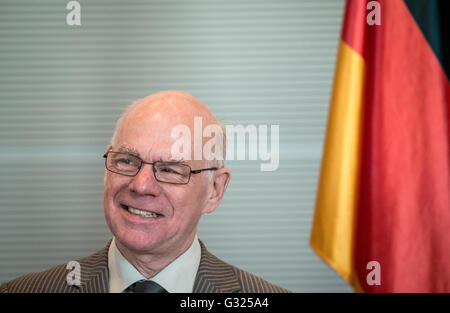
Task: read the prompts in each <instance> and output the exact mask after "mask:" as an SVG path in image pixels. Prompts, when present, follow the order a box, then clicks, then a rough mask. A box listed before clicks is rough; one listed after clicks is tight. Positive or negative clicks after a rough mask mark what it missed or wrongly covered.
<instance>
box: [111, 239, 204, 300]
mask: <svg viewBox="0 0 450 313" xmlns="http://www.w3.org/2000/svg"><path fill="white" fill-rule="evenodd" d="M200 257H201V248H200V244H199V242H198V238H197V235H196V236H195V238H194V241H193V242H192V244H191V246H190V247H189V248H188V249H187V250H186V251H185V252H184V253H183V254H182V255H180V256H179V257H178V258H176V259H175V260H174V261H172V263H170V264H169V265H167V266H166V267H165V268H164V269H163V270H162V271H160V272H159V273H158V274H156V275H155V276H154V277H152V278H151V280H153V281H154V282H157V283H158V284H160V285H161V286H162V287H164V288H165V289H166V290H167V291H168V292H170V293H191V292H192V289H193V288H194V282H195V276H196V275H197V271H198V267H199V265H200ZM108 269H109V292H111V293H118V292H122V291H124V290H125V289H126V288H127V287H128V286H130V285H131V284H133V283H135V282H136V281H138V280H142V279H144V280H145V279H146V278H145V276H143V275H142V274H141V273H140V272H139V271H138V270H137V269H136V268H135V267H134V266H133V265H132V264H131V263H130V262H128V260H127V259H125V257H124V256H123V255H122V253H120V251H119V249H118V248H117V246H116V242H115V238H113V240H112V242H111V245H110V246H109V250H108Z"/></svg>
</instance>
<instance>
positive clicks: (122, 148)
mask: <svg viewBox="0 0 450 313" xmlns="http://www.w3.org/2000/svg"><path fill="white" fill-rule="evenodd" d="M118 151H119V152H123V153H129V154H132V155H134V156H137V157H139V158H140V154H139V152H138V151H137V150H136V149H134V148H131V147H128V146H120V147H119V149H118ZM158 161H160V162H167V163H185V161H184V159H183V158H182V157H180V158H170V159H168V160H163V159H162V157H160V158H159V160H158Z"/></svg>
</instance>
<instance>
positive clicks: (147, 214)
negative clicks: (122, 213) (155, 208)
mask: <svg viewBox="0 0 450 313" xmlns="http://www.w3.org/2000/svg"><path fill="white" fill-rule="evenodd" d="M122 208H123V209H125V210H127V211H128V212H130V213H131V214H134V215H138V216H142V217H147V218H151V217H152V218H155V217H159V216H161V214H158V213H155V212H150V211H143V210H139V209H136V208H133V207H131V206H127V205H122Z"/></svg>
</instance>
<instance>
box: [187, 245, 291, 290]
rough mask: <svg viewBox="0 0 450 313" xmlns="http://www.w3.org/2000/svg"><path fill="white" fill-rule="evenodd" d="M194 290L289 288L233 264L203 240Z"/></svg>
mask: <svg viewBox="0 0 450 313" xmlns="http://www.w3.org/2000/svg"><path fill="white" fill-rule="evenodd" d="M199 242H200V246H201V250H202V251H201V254H202V255H201V261H200V266H199V270H198V273H197V278H196V283H195V286H194V292H202V293H205V292H206V293H209V292H226V293H236V292H237V293H285V292H290V291H289V290H287V289H284V288H282V287H279V286H277V285H275V284H272V283H270V282H268V281H267V280H264V279H263V278H261V277H258V276H256V275H254V274H252V273H249V272H247V271H244V270H242V269H240V268H238V267H236V266H234V265H231V264H229V263H227V262H225V261H223V260H221V259H219V258H218V257H216V256H215V255H213V254H212V253H210V252H209V251H208V250H207V249H206V246H205V245H204V244H203V242H202V241H199Z"/></svg>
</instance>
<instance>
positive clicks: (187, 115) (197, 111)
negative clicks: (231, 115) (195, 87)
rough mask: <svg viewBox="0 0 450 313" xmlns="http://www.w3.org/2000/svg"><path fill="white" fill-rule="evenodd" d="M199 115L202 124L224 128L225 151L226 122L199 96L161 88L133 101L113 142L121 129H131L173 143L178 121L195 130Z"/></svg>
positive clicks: (118, 127)
mask: <svg viewBox="0 0 450 313" xmlns="http://www.w3.org/2000/svg"><path fill="white" fill-rule="evenodd" d="M199 118H201V120H202V124H203V127H205V126H207V125H218V126H219V127H220V128H221V129H222V133H223V136H224V140H223V144H224V145H223V151H225V150H224V149H225V131H224V126H223V124H222V123H221V122H219V121H218V120H217V119H216V118H215V117H214V115H213V114H212V113H211V111H209V109H208V108H207V107H206V106H205V105H204V104H203V103H202V102H201V101H200V100H198V99H197V98H195V97H194V96H192V95H190V94H189V93H187V92H184V91H179V90H168V91H161V92H158V93H155V94H153V95H150V96H147V97H145V98H143V99H140V100H137V101H135V102H133V103H132V104H130V105H129V106H128V108H127V109H126V110H125V111H124V112H123V114H122V116H121V117H120V118H119V120H118V121H117V125H116V129H115V131H114V135H113V137H112V140H111V145H112V146H116V145H117V142H118V140H119V137H120V134H121V133H122V131H124V130H127V131H130V130H131V129H133V130H135V131H139V132H141V134H142V136H143V137H146V138H152V139H154V140H151V141H153V142H166V143H169V144H170V134H171V132H172V130H173V128H174V127H175V126H176V125H186V126H187V127H188V128H189V129H190V130H191V133H194V121H195V120H196V119H197V120H198V119H199ZM202 131H203V130H202ZM192 137H193V136H192ZM192 139H193V138H192ZM206 139H207V138H206ZM206 139H205V138H203V140H206ZM172 143H173V142H172ZM149 144H150V142H149ZM217 165H219V166H220V167H222V166H223V162H220V163H219V164H216V165H215V166H217Z"/></svg>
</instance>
